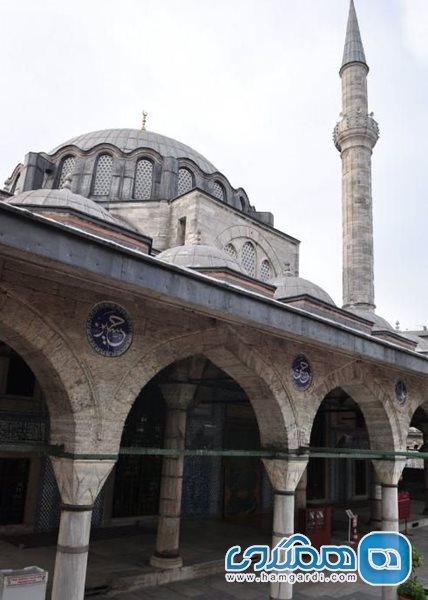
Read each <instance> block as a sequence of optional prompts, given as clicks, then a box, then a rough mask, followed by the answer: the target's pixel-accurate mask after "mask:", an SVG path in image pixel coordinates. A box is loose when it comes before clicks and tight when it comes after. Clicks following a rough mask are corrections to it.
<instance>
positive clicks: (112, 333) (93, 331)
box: [86, 302, 132, 356]
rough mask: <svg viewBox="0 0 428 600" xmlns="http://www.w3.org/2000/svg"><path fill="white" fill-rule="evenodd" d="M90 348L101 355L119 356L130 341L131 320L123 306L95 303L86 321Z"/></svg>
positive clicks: (110, 303) (125, 349) (126, 348)
mask: <svg viewBox="0 0 428 600" xmlns="http://www.w3.org/2000/svg"><path fill="white" fill-rule="evenodd" d="M86 334H87V336H88V340H89V343H90V344H91V346H92V348H93V349H94V350H95V351H96V352H99V354H102V355H103V356H120V355H121V354H123V353H124V352H126V351H127V350H128V348H129V346H130V345H131V343H132V322H131V319H130V317H129V315H128V313H127V312H126V310H125V309H124V308H122V307H121V306H119V305H117V304H114V303H113V302H101V303H99V304H96V305H95V306H94V307H93V309H92V310H91V312H90V313H89V316H88V320H87V321H86Z"/></svg>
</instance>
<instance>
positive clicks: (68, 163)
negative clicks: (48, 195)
mask: <svg viewBox="0 0 428 600" xmlns="http://www.w3.org/2000/svg"><path fill="white" fill-rule="evenodd" d="M75 164H76V158H75V157H74V156H66V157H65V158H64V160H63V161H62V165H61V174H60V176H59V181H58V187H59V189H60V190H61V189H62V188H63V187H64V183H65V179H66V177H67V175H70V173H73V171H74V165H75Z"/></svg>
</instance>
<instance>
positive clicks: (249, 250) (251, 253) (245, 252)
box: [241, 242, 256, 277]
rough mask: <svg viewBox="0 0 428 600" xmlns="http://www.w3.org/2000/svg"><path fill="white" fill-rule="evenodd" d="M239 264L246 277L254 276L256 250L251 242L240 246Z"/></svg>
mask: <svg viewBox="0 0 428 600" xmlns="http://www.w3.org/2000/svg"><path fill="white" fill-rule="evenodd" d="M241 263H242V266H243V267H244V269H245V271H247V273H248V275H251V277H255V276H256V249H255V248H254V246H253V244H252V243H251V242H245V244H244V245H243V246H242V250H241Z"/></svg>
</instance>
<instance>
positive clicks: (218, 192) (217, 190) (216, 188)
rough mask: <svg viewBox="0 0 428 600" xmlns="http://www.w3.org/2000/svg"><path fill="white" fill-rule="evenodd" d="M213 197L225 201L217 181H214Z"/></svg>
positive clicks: (222, 189)
mask: <svg viewBox="0 0 428 600" xmlns="http://www.w3.org/2000/svg"><path fill="white" fill-rule="evenodd" d="M213 196H215V197H216V198H218V199H219V200H225V193H224V187H223V186H222V185H221V183H219V182H218V181H214V184H213Z"/></svg>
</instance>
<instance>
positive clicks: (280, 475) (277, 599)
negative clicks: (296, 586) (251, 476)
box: [263, 458, 307, 600]
mask: <svg viewBox="0 0 428 600" xmlns="http://www.w3.org/2000/svg"><path fill="white" fill-rule="evenodd" d="M263 464H264V466H265V468H266V471H267V473H268V475H269V479H270V482H271V484H272V487H273V493H274V498H273V534H272V547H273V546H276V544H277V543H278V542H279V541H280V540H282V538H284V537H289V536H290V535H292V534H293V533H294V509H295V493H296V488H297V485H298V483H299V481H300V479H301V477H302V475H303V473H304V471H305V469H306V466H307V460H306V459H295V460H293V459H292V458H289V459H263ZM292 597H293V585H292V584H290V583H271V584H270V596H269V598H270V600H289V599H290V598H292Z"/></svg>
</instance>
